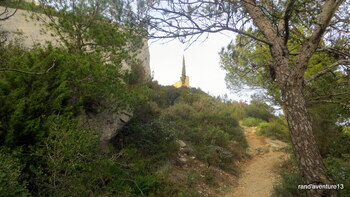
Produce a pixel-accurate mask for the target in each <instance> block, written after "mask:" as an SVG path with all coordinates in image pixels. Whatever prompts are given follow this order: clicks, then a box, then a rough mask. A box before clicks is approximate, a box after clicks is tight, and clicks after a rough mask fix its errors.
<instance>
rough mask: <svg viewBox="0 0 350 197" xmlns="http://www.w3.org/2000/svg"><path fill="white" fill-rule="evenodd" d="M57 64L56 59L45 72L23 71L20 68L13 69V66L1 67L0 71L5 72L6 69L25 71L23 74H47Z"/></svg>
mask: <svg viewBox="0 0 350 197" xmlns="http://www.w3.org/2000/svg"><path fill="white" fill-rule="evenodd" d="M55 66H56V60H54V62H53V64H52V66H51V67H50V68H48V69H47V70H46V71H45V72H38V73H35V72H28V71H23V70H18V69H12V68H0V72H5V71H13V72H18V73H23V74H29V75H43V74H47V73H48V72H50V70H52V69H53V68H54V67H55Z"/></svg>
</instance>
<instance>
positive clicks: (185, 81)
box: [173, 56, 190, 88]
mask: <svg viewBox="0 0 350 197" xmlns="http://www.w3.org/2000/svg"><path fill="white" fill-rule="evenodd" d="M173 86H174V87H176V88H180V87H182V86H185V87H190V78H189V77H188V76H186V64H185V56H183V58H182V73H181V77H180V81H178V82H176V83H175V84H174V85H173Z"/></svg>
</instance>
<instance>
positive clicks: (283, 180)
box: [272, 156, 306, 197]
mask: <svg viewBox="0 0 350 197" xmlns="http://www.w3.org/2000/svg"><path fill="white" fill-rule="evenodd" d="M302 183H303V181H302V179H301V176H300V173H299V170H298V168H297V164H296V161H295V157H294V156H292V158H290V159H289V160H285V161H284V162H283V163H282V167H281V169H280V181H279V184H277V185H276V186H274V192H273V194H272V196H273V197H306V193H305V190H300V189H298V185H300V184H302Z"/></svg>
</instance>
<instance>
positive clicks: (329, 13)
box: [295, 0, 344, 70]
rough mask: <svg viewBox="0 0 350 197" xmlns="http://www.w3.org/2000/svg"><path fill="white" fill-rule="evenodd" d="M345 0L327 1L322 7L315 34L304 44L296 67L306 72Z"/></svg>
mask: <svg viewBox="0 0 350 197" xmlns="http://www.w3.org/2000/svg"><path fill="white" fill-rule="evenodd" d="M343 2H344V0H326V1H325V3H324V4H323V6H322V10H321V13H320V15H319V17H318V22H317V23H316V24H315V28H314V30H313V33H312V35H311V37H310V39H309V41H308V42H306V44H304V46H303V49H302V50H301V53H300V55H299V56H298V57H297V60H296V61H295V65H299V69H302V70H306V68H307V63H308V61H309V59H310V58H311V56H312V54H313V53H314V52H315V51H316V49H317V47H318V45H319V42H320V41H321V39H322V37H323V36H322V35H323V34H324V33H325V31H326V29H327V27H328V26H329V24H330V21H331V19H332V18H333V16H334V14H335V12H336V10H337V9H338V7H339V6H340V4H341V3H343Z"/></svg>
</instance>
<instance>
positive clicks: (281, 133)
mask: <svg viewBox="0 0 350 197" xmlns="http://www.w3.org/2000/svg"><path fill="white" fill-rule="evenodd" d="M258 128H259V129H258V132H257V134H258V135H264V136H267V137H271V138H276V139H278V140H281V141H285V142H290V136H289V130H288V126H287V123H286V120H284V119H280V118H274V119H272V120H270V121H269V122H261V123H260V124H259V125H258Z"/></svg>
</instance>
